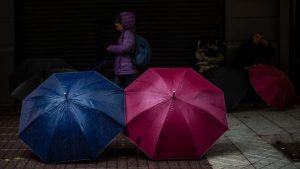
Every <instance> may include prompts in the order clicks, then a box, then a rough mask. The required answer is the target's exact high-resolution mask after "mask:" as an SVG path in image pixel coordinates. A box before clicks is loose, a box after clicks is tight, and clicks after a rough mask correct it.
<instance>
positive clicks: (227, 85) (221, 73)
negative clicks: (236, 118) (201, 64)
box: [202, 66, 248, 110]
mask: <svg viewBox="0 0 300 169" xmlns="http://www.w3.org/2000/svg"><path fill="white" fill-rule="evenodd" d="M202 75H203V76H204V77H205V78H206V79H207V80H208V81H210V82H211V83H213V84H214V85H216V86H217V87H219V88H220V89H221V90H222V91H223V92H224V96H225V103H226V110H231V109H233V108H234V107H235V106H237V105H238V104H239V102H240V101H241V100H242V99H243V97H244V96H245V95H246V91H247V86H248V85H247V78H246V77H245V75H244V73H243V72H241V71H238V70H236V69H234V68H232V67H228V66H227V67H218V68H215V69H213V70H211V71H208V72H204V73H202Z"/></svg>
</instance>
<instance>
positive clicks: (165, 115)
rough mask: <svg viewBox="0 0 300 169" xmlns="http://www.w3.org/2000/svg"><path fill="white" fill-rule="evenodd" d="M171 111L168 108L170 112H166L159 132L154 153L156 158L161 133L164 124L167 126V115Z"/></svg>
mask: <svg viewBox="0 0 300 169" xmlns="http://www.w3.org/2000/svg"><path fill="white" fill-rule="evenodd" d="M171 104H172V103H171ZM171 104H170V105H169V107H170V106H171ZM169 112H170V108H169V109H168V112H167V113H166V115H165V118H164V121H163V123H162V126H161V128H160V132H159V135H158V139H157V140H156V144H155V149H154V155H153V158H154V159H155V152H156V151H157V147H158V146H157V145H158V143H159V138H160V135H161V133H162V132H161V131H162V129H163V128H164V126H165V121H166V119H167V118H166V117H167V116H168V114H169Z"/></svg>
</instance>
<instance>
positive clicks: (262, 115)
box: [258, 111, 300, 134]
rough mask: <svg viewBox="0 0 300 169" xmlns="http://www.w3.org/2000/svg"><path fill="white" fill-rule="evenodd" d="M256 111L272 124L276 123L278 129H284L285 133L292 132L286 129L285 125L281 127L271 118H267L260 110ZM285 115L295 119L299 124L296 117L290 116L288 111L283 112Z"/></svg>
mask: <svg viewBox="0 0 300 169" xmlns="http://www.w3.org/2000/svg"><path fill="white" fill-rule="evenodd" d="M258 113H259V114H260V115H261V116H262V117H264V118H265V119H267V120H268V121H270V122H271V123H273V124H274V125H276V126H277V127H279V128H280V129H282V130H283V131H285V132H286V133H287V134H293V133H290V132H289V131H288V130H286V128H285V127H282V126H280V125H279V124H277V123H276V122H274V121H273V120H272V119H269V118H268V117H267V116H266V115H265V114H264V113H262V112H261V111H258ZM285 115H287V116H289V117H291V118H293V119H295V120H297V121H298V122H299V124H300V120H298V119H296V118H295V117H293V116H291V115H290V114H289V113H285Z"/></svg>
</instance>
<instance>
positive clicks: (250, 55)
mask: <svg viewBox="0 0 300 169" xmlns="http://www.w3.org/2000/svg"><path fill="white" fill-rule="evenodd" d="M274 57H275V51H274V49H273V47H272V46H271V44H270V43H269V42H268V41H266V40H265V39H264V37H263V35H262V34H260V33H257V32H256V33H254V34H253V35H252V37H251V38H250V39H249V40H247V41H246V42H245V43H243V44H242V45H241V46H240V48H239V50H238V52H237V55H236V58H235V60H234V67H235V68H237V69H239V70H246V69H248V68H249V67H250V66H252V65H254V64H258V63H264V64H272V59H273V58H274Z"/></svg>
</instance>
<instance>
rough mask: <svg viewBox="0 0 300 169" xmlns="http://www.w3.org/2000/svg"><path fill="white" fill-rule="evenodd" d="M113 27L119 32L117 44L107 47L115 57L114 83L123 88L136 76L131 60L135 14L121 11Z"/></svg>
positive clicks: (133, 44)
mask: <svg viewBox="0 0 300 169" xmlns="http://www.w3.org/2000/svg"><path fill="white" fill-rule="evenodd" d="M115 27H116V29H117V30H118V31H120V32H121V35H120V37H119V39H118V42H117V44H114V45H110V46H108V47H107V51H108V52H110V53H113V54H115V55H116V57H115V66H114V69H115V70H114V71H115V83H116V84H117V85H119V86H120V87H122V88H125V87H126V86H127V85H129V84H130V83H131V82H132V81H133V80H135V78H136V76H137V73H138V72H137V69H136V67H135V65H134V64H133V62H132V55H133V53H134V50H135V32H134V31H135V15H134V13H132V12H121V13H120V14H119V15H118V16H117V17H116V19H115Z"/></svg>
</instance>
